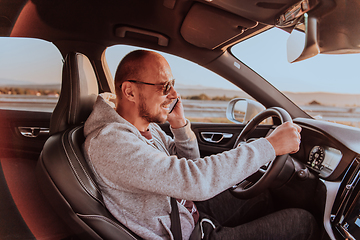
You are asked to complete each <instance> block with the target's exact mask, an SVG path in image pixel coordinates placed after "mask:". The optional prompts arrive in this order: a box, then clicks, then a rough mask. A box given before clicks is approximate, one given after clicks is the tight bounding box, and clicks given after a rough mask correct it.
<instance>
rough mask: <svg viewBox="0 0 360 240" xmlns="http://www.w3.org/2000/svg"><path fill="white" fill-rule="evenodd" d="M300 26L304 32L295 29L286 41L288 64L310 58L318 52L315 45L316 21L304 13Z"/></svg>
mask: <svg viewBox="0 0 360 240" xmlns="http://www.w3.org/2000/svg"><path fill="white" fill-rule="evenodd" d="M300 24H303V26H302V27H300V28H303V29H304V30H305V31H304V32H302V31H299V30H297V29H296V28H295V29H294V30H293V31H292V32H291V34H290V37H289V38H288V41H287V46H286V47H287V59H288V62H290V63H293V62H298V61H301V60H305V59H308V58H311V57H313V56H315V55H317V54H318V53H319V52H320V50H319V46H318V43H317V27H316V19H315V18H311V17H309V15H308V14H307V13H305V14H304V15H303V23H300ZM298 27H299V26H298Z"/></svg>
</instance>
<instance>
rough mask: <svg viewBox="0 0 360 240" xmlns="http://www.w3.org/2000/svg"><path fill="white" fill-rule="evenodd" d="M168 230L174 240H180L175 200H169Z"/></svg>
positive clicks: (177, 210)
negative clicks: (169, 221)
mask: <svg viewBox="0 0 360 240" xmlns="http://www.w3.org/2000/svg"><path fill="white" fill-rule="evenodd" d="M170 219H171V226H170V230H171V233H172V235H173V237H174V239H175V240H182V233H181V223H180V216H179V209H178V205H177V201H176V199H175V198H171V213H170Z"/></svg>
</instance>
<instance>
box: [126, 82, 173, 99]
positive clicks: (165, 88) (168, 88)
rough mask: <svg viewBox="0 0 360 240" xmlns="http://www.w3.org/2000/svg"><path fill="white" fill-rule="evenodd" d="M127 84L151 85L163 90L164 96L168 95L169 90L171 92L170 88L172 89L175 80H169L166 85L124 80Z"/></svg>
mask: <svg viewBox="0 0 360 240" xmlns="http://www.w3.org/2000/svg"><path fill="white" fill-rule="evenodd" d="M126 81H128V82H133V83H139V84H145V85H151V86H162V87H163V89H162V91H163V94H164V95H168V94H169V92H170V90H171V87H174V85H175V79H171V80H169V81H167V82H166V83H157V84H155V83H147V82H140V81H136V80H126Z"/></svg>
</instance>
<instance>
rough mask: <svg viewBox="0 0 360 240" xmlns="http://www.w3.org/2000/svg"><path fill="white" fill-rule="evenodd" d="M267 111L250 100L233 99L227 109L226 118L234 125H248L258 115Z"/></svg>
mask: <svg viewBox="0 0 360 240" xmlns="http://www.w3.org/2000/svg"><path fill="white" fill-rule="evenodd" d="M263 110H265V107H264V106H263V105H262V104H260V103H258V102H256V101H254V100H250V99H245V98H235V99H232V100H231V101H230V102H229V104H228V106H227V109H226V117H227V119H229V120H230V121H232V122H234V123H241V124H246V123H247V122H249V121H250V120H251V119H252V118H253V117H255V116H256V115H257V114H258V113H260V112H262V111H263Z"/></svg>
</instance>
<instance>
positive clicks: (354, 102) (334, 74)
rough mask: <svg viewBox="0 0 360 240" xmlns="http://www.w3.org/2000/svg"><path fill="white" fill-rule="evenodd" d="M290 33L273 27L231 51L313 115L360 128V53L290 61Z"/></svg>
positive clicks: (324, 55) (326, 55)
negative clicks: (288, 48) (287, 46)
mask: <svg viewBox="0 0 360 240" xmlns="http://www.w3.org/2000/svg"><path fill="white" fill-rule="evenodd" d="M289 36H290V35H289V34H288V33H287V32H285V31H283V30H281V29H278V28H273V29H270V30H268V31H266V32H264V33H261V34H259V35H257V36H255V37H253V38H251V39H248V40H245V41H243V42H240V43H238V44H237V45H235V46H233V47H232V48H231V52H232V54H233V55H234V56H236V57H237V58H238V59H239V60H240V61H242V62H243V63H244V64H246V65H247V66H249V67H250V68H252V69H253V70H254V71H256V72H257V73H258V74H259V75H261V76H262V77H263V78H265V79H266V80H267V81H269V82H270V83H271V84H272V85H273V86H275V87H276V88H278V89H279V90H280V91H282V92H283V93H284V94H285V95H286V96H287V97H288V98H290V99H291V100H292V101H293V102H294V103H296V104H297V105H299V106H300V107H301V108H302V109H303V110H305V111H306V112H307V113H308V114H310V115H311V116H313V117H314V118H316V119H322V120H326V121H331V122H338V123H342V124H346V125H350V126H355V127H360V95H359V94H360V80H359V79H360V78H359V76H360V68H359V66H358V65H359V62H360V54H344V55H333V54H332V55H330V54H319V55H317V56H315V57H313V58H310V59H307V60H304V61H300V62H295V63H289V62H288V61H287V55H286V43H287V39H288V37H289Z"/></svg>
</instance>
